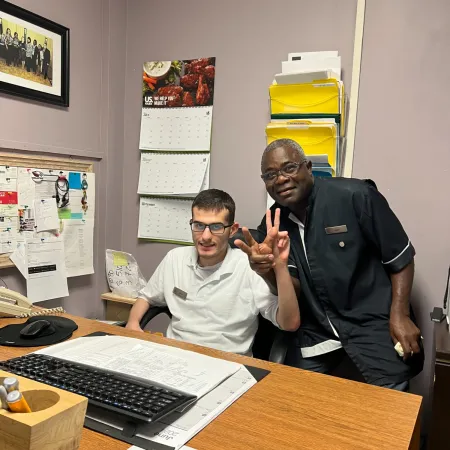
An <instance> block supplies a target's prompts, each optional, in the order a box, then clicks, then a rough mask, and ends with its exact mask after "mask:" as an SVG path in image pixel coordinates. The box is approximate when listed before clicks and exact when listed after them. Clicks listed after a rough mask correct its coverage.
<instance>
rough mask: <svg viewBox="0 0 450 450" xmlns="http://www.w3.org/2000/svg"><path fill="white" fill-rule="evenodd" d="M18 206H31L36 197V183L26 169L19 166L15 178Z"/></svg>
mask: <svg viewBox="0 0 450 450" xmlns="http://www.w3.org/2000/svg"><path fill="white" fill-rule="evenodd" d="M17 194H18V201H19V208H22V209H23V208H32V207H33V206H34V200H35V199H36V183H35V182H34V181H33V180H32V179H31V175H30V172H29V171H28V169H24V168H22V167H19V169H18V178H17Z"/></svg>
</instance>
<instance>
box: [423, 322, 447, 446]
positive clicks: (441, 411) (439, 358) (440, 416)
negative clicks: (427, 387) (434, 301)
mask: <svg viewBox="0 0 450 450" xmlns="http://www.w3.org/2000/svg"><path fill="white" fill-rule="evenodd" d="M434 340H435V348H436V361H435V365H434V390H433V412H432V420H431V425H430V436H429V444H428V450H441V449H442V450H445V449H448V447H449V439H450V437H449V433H448V427H449V426H450V410H449V408H450V333H449V330H448V326H447V322H446V321H445V320H444V321H442V322H440V323H435V324H434Z"/></svg>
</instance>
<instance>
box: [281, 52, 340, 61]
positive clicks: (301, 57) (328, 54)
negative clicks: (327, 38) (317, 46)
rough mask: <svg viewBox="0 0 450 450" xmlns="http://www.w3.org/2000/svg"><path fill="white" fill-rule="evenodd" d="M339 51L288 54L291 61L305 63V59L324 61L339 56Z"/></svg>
mask: <svg viewBox="0 0 450 450" xmlns="http://www.w3.org/2000/svg"><path fill="white" fill-rule="evenodd" d="M338 55H339V51H338V50H325V51H321V52H300V53H288V60H289V61H298V60H301V61H304V60H305V59H306V60H308V59H323V58H330V57H333V56H338Z"/></svg>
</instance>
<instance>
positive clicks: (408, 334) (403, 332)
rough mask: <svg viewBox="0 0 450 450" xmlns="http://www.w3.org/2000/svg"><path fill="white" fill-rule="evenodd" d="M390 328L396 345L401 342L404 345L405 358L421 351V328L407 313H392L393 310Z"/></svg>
mask: <svg viewBox="0 0 450 450" xmlns="http://www.w3.org/2000/svg"><path fill="white" fill-rule="evenodd" d="M389 329H390V332H391V337H392V340H393V341H394V345H395V344H397V342H400V344H401V346H402V347H403V352H404V354H405V355H404V357H403V359H404V360H406V359H408V358H409V357H411V356H412V355H413V354H414V353H420V346H419V339H421V336H420V330H419V328H417V327H416V325H414V322H413V321H412V320H411V319H410V318H409V317H408V316H407V315H405V314H401V313H394V314H392V312H391V318H390V320H389Z"/></svg>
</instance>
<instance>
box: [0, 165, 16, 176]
mask: <svg viewBox="0 0 450 450" xmlns="http://www.w3.org/2000/svg"><path fill="white" fill-rule="evenodd" d="M0 178H17V167H13V166H0Z"/></svg>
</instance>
